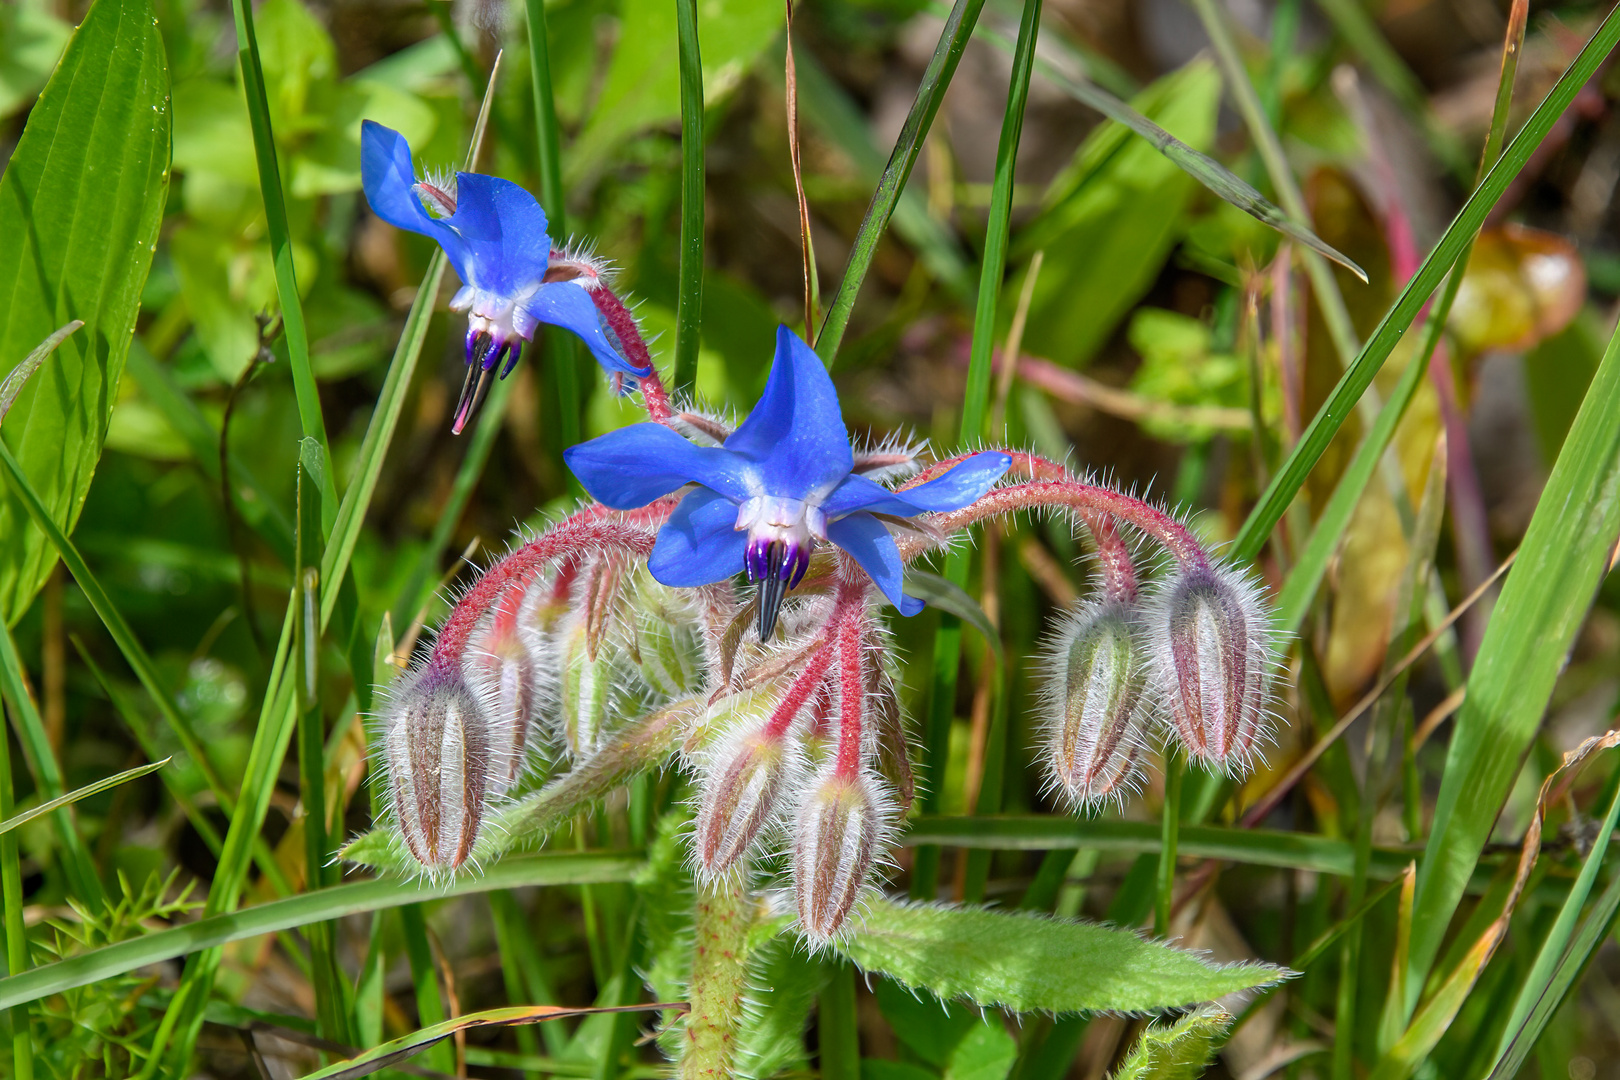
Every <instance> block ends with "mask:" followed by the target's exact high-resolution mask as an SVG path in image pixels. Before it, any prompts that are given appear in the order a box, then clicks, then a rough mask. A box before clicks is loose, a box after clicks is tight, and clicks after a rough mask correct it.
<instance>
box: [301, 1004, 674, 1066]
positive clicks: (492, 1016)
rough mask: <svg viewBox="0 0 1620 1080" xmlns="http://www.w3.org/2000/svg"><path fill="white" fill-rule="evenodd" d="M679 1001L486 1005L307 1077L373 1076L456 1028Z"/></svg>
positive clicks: (632, 1009)
mask: <svg viewBox="0 0 1620 1080" xmlns="http://www.w3.org/2000/svg"><path fill="white" fill-rule="evenodd" d="M682 1008H684V1006H683V1005H682V1004H681V1003H680V1002H658V1003H653V1004H649V1005H624V1006H619V1007H615V1008H608V1009H598V1008H591V1007H588V1006H587V1007H582V1008H568V1007H566V1006H563V1005H517V1006H509V1007H507V1008H504V1009H486V1010H484V1011H483V1012H476V1013H467V1014H465V1015H463V1016H458V1017H456V1018H455V1019H454V1020H446V1021H445V1022H444V1023H442V1024H435V1025H433V1026H432V1027H426V1028H423V1029H422V1030H420V1031H413V1032H412V1033H411V1034H409V1035H406V1036H404V1037H403V1038H398V1039H395V1040H393V1041H392V1042H386V1043H383V1044H382V1045H381V1046H379V1047H377V1048H376V1049H375V1050H371V1051H368V1052H367V1053H364V1054H361V1055H360V1056H359V1057H356V1058H350V1059H349V1060H348V1061H340V1062H338V1063H337V1064H335V1065H331V1066H329V1067H327V1068H325V1069H321V1070H320V1071H319V1072H312V1073H308V1074H307V1075H306V1076H305V1077H304V1080H354V1078H356V1077H361V1076H370V1075H371V1074H372V1073H374V1072H377V1071H379V1070H381V1069H385V1068H387V1067H388V1066H390V1065H397V1064H398V1063H399V1062H402V1061H406V1060H408V1059H410V1058H412V1057H415V1056H416V1055H417V1054H419V1053H421V1052H422V1051H423V1050H426V1049H427V1048H428V1047H430V1046H432V1045H434V1044H435V1043H439V1042H443V1041H444V1040H445V1039H448V1038H450V1037H451V1036H452V1035H454V1034H456V1033H457V1032H462V1031H472V1030H474V1029H477V1028H498V1027H515V1026H517V1025H519V1024H538V1023H540V1022H541V1021H544V1020H560V1019H562V1018H564V1017H568V1016H587V1015H590V1014H593V1013H620V1012H650V1011H652V1010H655V1009H677V1010H678V1009H682Z"/></svg>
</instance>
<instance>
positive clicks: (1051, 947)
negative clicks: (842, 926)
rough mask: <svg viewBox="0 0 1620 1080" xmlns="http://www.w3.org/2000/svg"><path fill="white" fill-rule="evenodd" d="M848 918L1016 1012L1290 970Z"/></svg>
mask: <svg viewBox="0 0 1620 1080" xmlns="http://www.w3.org/2000/svg"><path fill="white" fill-rule="evenodd" d="M852 921H855V926H854V927H853V928H852V930H851V932H850V934H849V936H848V937H847V938H845V939H844V940H843V941H841V942H839V943H838V944H837V945H836V946H835V947H836V948H837V950H838V951H839V952H840V953H841V954H843V955H844V956H845V957H847V958H848V959H849V960H851V961H852V962H853V963H854V964H855V965H856V966H857V967H859V968H861V969H862V970H863V971H867V972H871V973H873V974H879V975H886V976H888V977H889V978H892V979H896V980H898V981H899V982H901V983H903V984H905V985H907V986H911V987H915V988H918V989H926V990H928V991H930V992H931V993H933V994H934V995H935V996H937V997H940V998H944V999H947V1000H949V999H954V998H966V999H967V1000H968V1001H971V1002H973V1003H975V1004H977V1005H982V1006H986V1007H989V1006H999V1007H1002V1008H1007V1009H1013V1010H1016V1011H1018V1012H1028V1011H1032V1010H1042V1011H1046V1012H1092V1011H1097V1010H1111V1011H1119V1012H1136V1011H1145V1010H1150V1009H1168V1008H1174V1007H1177V1006H1181V1005H1190V1004H1194V1003H1197V1002H1201V1001H1212V1000H1214V999H1215V998H1218V997H1220V996H1222V995H1223V994H1230V993H1232V992H1233V991H1236V990H1249V989H1253V988H1255V987H1260V986H1269V985H1271V984H1272V983H1275V982H1278V981H1280V980H1282V979H1285V978H1287V977H1288V976H1289V972H1288V971H1287V970H1286V969H1284V968H1280V967H1274V966H1272V965H1270V964H1261V963H1252V962H1251V963H1241V964H1227V965H1216V964H1211V963H1209V962H1208V961H1206V960H1204V959H1203V958H1201V957H1199V956H1197V955H1196V954H1194V953H1190V952H1187V951H1185V950H1182V949H1176V948H1172V947H1171V946H1169V945H1165V944H1162V943H1160V942H1157V941H1148V940H1146V939H1145V938H1143V937H1142V936H1141V935H1140V934H1137V933H1136V932H1135V931H1133V930H1122V929H1119V928H1117V927H1112V926H1101V925H1098V924H1095V923H1083V922H1075V921H1073V920H1069V919H1054V918H1049V917H1047V916H1044V915H1035V914H1031V913H1028V912H1006V911H990V910H985V909H982V908H950V907H940V906H936V905H932V904H896V903H894V902H892V901H888V900H874V901H873V902H872V903H871V904H869V905H868V906H867V908H866V910H865V912H864V913H863V914H862V915H861V917H860V918H859V920H858V921H856V920H852ZM0 985H3V984H0Z"/></svg>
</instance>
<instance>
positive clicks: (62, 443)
mask: <svg viewBox="0 0 1620 1080" xmlns="http://www.w3.org/2000/svg"><path fill="white" fill-rule="evenodd" d="M168 93H169V75H168V69H167V67H166V65H165V62H164V55H163V41H162V39H161V38H160V37H159V36H158V32H157V27H156V25H155V24H154V17H153V12H152V5H151V0H96V2H95V4H93V5H92V6H91V8H90V12H89V14H88V15H86V16H85V20H84V23H83V24H82V25H81V26H80V27H79V29H78V30H77V31H76V32H75V34H74V36H73V40H72V41H71V42H70V43H69V45H68V48H67V52H66V54H65V55H64V56H63V57H62V62H61V64H60V65H59V67H58V68H57V71H56V74H55V75H53V76H52V77H51V81H50V82H49V83H48V84H47V85H46V87H45V90H44V92H43V93H42V94H41V95H40V97H39V101H38V103H37V104H36V105H35V106H34V109H33V111H32V112H31V113H30V114H29V117H28V125H27V127H26V128H24V129H23V135H22V139H21V140H20V141H19V142H18V144H17V149H16V151H15V153H13V154H12V156H11V160H10V162H9V163H8V164H7V165H6V170H5V175H4V176H3V177H0V296H3V297H4V298H5V300H4V303H0V370H6V371H9V370H11V368H12V367H13V366H14V365H16V364H17V363H18V362H19V361H21V360H22V359H23V357H25V356H26V355H27V354H28V353H29V351H30V350H32V349H33V348H34V347H35V346H36V345H38V344H39V343H40V342H41V341H43V340H45V338H46V337H47V336H48V335H49V334H50V333H51V331H53V330H55V329H56V328H57V327H59V326H61V325H62V324H64V323H66V322H68V321H70V320H72V319H82V320H83V321H84V330H83V331H82V332H81V333H78V334H75V335H73V336H72V337H70V338H69V339H68V340H66V341H64V342H63V343H62V345H61V347H60V348H59V349H58V350H57V353H56V357H55V359H53V360H52V362H51V363H50V364H49V365H47V366H46V369H45V370H44V372H43V373H41V375H40V377H38V378H34V379H31V380H29V383H28V385H27V386H26V387H24V388H23V391H22V393H21V394H20V395H19V396H18V398H17V402H16V405H15V407H14V408H13V409H12V410H11V413H10V415H9V417H8V419H7V420H6V423H5V427H4V429H3V430H4V437H5V441H6V443H7V444H8V445H9V446H11V447H12V449H13V452H14V453H15V455H16V457H17V459H18V461H19V462H20V463H21V464H22V467H23V470H24V472H25V473H26V474H27V475H28V478H29V479H30V481H32V483H33V486H34V488H35V490H37V491H38V492H39V493H40V495H41V497H42V498H43V499H44V501H45V505H46V507H47V508H48V510H49V513H50V515H51V518H52V519H53V520H54V521H56V522H58V523H60V524H61V525H62V526H63V527H64V528H66V529H71V528H72V526H73V523H74V522H75V521H76V520H77V519H78V516H79V510H80V508H81V507H82V506H83V505H84V497H85V495H86V493H87V492H88V491H89V490H90V478H91V476H92V475H94V473H95V468H96V462H97V460H98V459H99V458H100V457H101V444H102V440H103V439H104V438H105V437H106V433H107V424H108V421H109V419H110V418H111V416H112V408H113V404H114V402H115V401H117V399H118V380H119V376H120V375H121V374H122V373H123V370H124V356H125V354H126V352H127V351H128V349H129V339H130V334H131V332H132V330H133V328H134V325H135V314H136V312H137V311H138V310H139V307H140V295H141V287H142V285H143V284H144V283H145V281H146V272H147V270H148V268H149V267H150V266H151V261H152V249H153V245H154V244H155V242H156V240H157V231H158V223H159V220H160V218H161V217H162V214H163V205H164V199H165V196H166V193H167V190H168V168H169V100H168ZM55 561H56V557H55V554H54V552H52V550H51V548H50V545H49V544H48V543H46V540H45V537H44V534H43V533H41V532H40V530H39V529H38V528H37V527H35V526H34V525H33V524H32V523H31V522H30V521H29V519H28V511H27V510H26V509H24V507H23V506H22V504H21V503H20V502H18V500H17V497H16V495H15V494H8V495H7V496H6V497H5V499H4V501H3V502H0V618H4V619H5V620H6V621H7V622H15V621H16V620H17V619H18V618H19V617H20V616H21V615H22V613H23V611H24V610H25V609H27V607H28V605H29V603H30V602H31V601H32V600H33V598H34V594H35V592H36V591H38V589H39V587H40V585H41V584H42V583H43V582H44V580H45V575H46V574H48V573H49V572H50V568H51V566H52V565H53V564H54V563H55Z"/></svg>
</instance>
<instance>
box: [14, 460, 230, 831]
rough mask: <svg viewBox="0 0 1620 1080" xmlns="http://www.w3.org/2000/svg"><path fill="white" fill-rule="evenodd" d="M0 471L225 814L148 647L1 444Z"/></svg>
mask: <svg viewBox="0 0 1620 1080" xmlns="http://www.w3.org/2000/svg"><path fill="white" fill-rule="evenodd" d="M0 468H3V469H4V470H5V473H6V479H7V480H8V481H9V484H10V487H11V490H12V492H13V493H14V494H15V495H16V496H17V497H18V498H19V499H20V500H21V502H22V504H23V506H24V507H25V508H26V509H27V511H28V513H29V514H31V515H32V516H33V519H34V523H35V524H36V525H38V526H39V528H40V530H41V531H42V532H43V533H44V534H45V536H46V538H47V539H48V540H49V541H50V543H51V544H52V546H54V547H55V548H56V551H57V554H59V555H60V556H61V557H62V562H63V563H64V564H65V565H66V566H67V569H68V573H70V574H72V575H73V580H74V582H75V583H76V584H77V585H78V586H79V589H80V591H82V592H83V593H84V597H85V599H86V600H88V601H90V606H91V607H92V608H94V609H95V612H96V615H97V616H99V617H100V619H101V623H102V625H103V626H105V627H106V628H107V633H108V634H110V635H111V636H112V639H113V641H114V643H116V644H117V646H118V650H119V652H121V653H123V654H124V660H125V661H126V662H127V663H128V664H129V666H130V668H131V669H132V670H133V671H134V672H135V677H136V678H137V679H139V680H140V683H141V686H142V687H144V688H145V689H146V692H147V694H149V695H150V696H151V698H152V702H153V704H155V705H156V706H157V708H158V712H159V713H160V714H161V715H162V716H163V719H164V721H165V722H166V723H168V725H169V727H170V728H171V729H173V731H174V733H175V735H176V736H177V737H178V738H179V739H180V745H181V746H183V747H185V750H186V753H187V754H189V755H191V758H192V761H193V762H195V763H196V766H197V768H198V770H199V771H200V772H201V773H202V774H203V776H204V778H205V779H206V780H207V781H208V786H209V788H210V790H212V791H213V793H214V797H215V798H217V799H218V800H219V802H220V805H222V806H224V807H225V808H226V812H227V813H229V812H230V808H231V807H233V806H234V805H235V804H236V800H235V799H234V798H232V794H231V792H230V790H229V789H227V788H226V787H225V784H224V782H223V781H221V780H220V777H219V774H218V773H217V772H216V771H215V770H214V765H213V762H212V760H211V759H210V757H209V755H208V752H207V750H206V748H205V747H204V746H203V744H202V741H201V740H200V739H199V738H198V737H197V733H196V732H195V731H193V730H192V728H191V722H190V721H189V720H187V719H186V718H185V715H184V714H182V713H181V712H180V710H179V709H178V708H177V707H176V706H175V704H174V701H173V699H172V698H170V697H169V693H168V691H166V690H165V689H164V688H163V683H162V681H161V680H160V679H159V677H158V672H157V665H156V664H154V663H153V662H152V657H151V656H150V655H149V654H148V653H147V651H146V648H145V647H144V646H143V645H142V644H141V643H140V640H139V639H137V638H136V637H135V632H134V631H133V630H131V629H130V626H129V623H128V621H127V620H125V618H124V616H123V614H122V613H120V612H119V610H118V608H117V607H116V606H114V604H113V602H112V598H111V597H110V596H108V595H107V590H106V589H104V588H102V587H101V582H100V581H98V580H97V579H96V576H95V575H94V574H92V573H91V572H90V567H89V566H88V565H87V564H86V563H85V561H84V557H83V556H82V555H80V554H79V551H78V549H77V548H76V547H74V545H73V541H71V540H69V539H68V538H67V535H66V534H65V533H64V532H63V531H62V529H61V527H60V526H59V525H58V524H57V523H56V521H55V519H53V518H52V517H51V516H50V514H49V512H48V511H47V510H46V508H45V504H44V503H43V501H42V500H41V499H40V497H39V494H38V493H37V492H36V491H35V490H34V488H33V485H32V483H30V481H29V479H28V477H27V475H26V474H25V473H24V472H23V470H22V466H21V465H19V464H18V462H17V459H16V458H14V457H13V456H12V455H11V451H10V449H8V448H7V447H6V446H5V444H4V443H0ZM56 794H60V792H54V793H53V797H54V795H56Z"/></svg>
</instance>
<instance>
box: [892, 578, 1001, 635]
mask: <svg viewBox="0 0 1620 1080" xmlns="http://www.w3.org/2000/svg"><path fill="white" fill-rule="evenodd" d="M905 588H906V593H907V595H909V596H915V597H916V598H917V599H919V600H926V601H927V602H928V603H930V604H932V605H933V606H934V607H937V608H939V610H941V611H946V612H949V613H950V614H952V615H955V616H956V617H957V618H958V619H961V620H962V621H963V622H965V623H967V624H968V625H969V626H971V627H973V629H975V630H977V631H978V632H979V635H980V636H981V637H983V638H984V642H985V644H986V645H989V646H990V648H991V650H992V651H993V652H994V653H995V654H996V656H997V657H1000V656H1001V635H1000V634H998V633H996V628H995V626H994V625H993V624H992V623H991V622H990V616H988V615H986V614H985V613H984V608H983V607H982V606H981V605H980V604H979V602H978V601H977V600H975V599H973V597H971V596H969V595H968V594H967V591H966V590H965V589H963V588H962V587H961V586H960V585H958V584H956V583H955V582H953V581H950V580H949V579H947V578H943V577H941V576H940V575H938V574H933V573H929V572H928V571H927V570H919V569H918V568H916V567H914V566H908V567H906V585H905Z"/></svg>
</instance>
